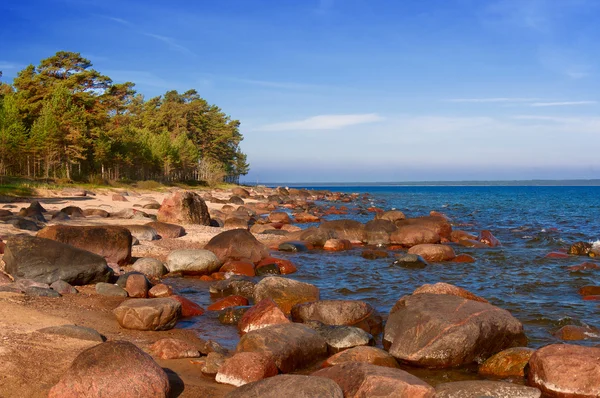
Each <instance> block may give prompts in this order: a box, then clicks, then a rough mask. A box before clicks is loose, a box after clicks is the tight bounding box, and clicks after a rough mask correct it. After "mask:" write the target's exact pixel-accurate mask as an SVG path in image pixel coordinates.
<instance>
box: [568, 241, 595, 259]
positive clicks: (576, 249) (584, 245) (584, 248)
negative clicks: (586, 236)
mask: <svg viewBox="0 0 600 398" xmlns="http://www.w3.org/2000/svg"><path fill="white" fill-rule="evenodd" d="M592 247H593V245H592V244H591V243H590V242H576V243H573V244H572V245H571V247H570V248H569V254H574V255H576V256H587V255H589V254H590V252H591V251H592Z"/></svg>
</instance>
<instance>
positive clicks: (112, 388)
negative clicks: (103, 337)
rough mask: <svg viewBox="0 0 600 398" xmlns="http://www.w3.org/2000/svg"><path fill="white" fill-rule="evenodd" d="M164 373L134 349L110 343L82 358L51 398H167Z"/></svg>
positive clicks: (57, 386) (74, 364) (138, 350)
mask: <svg viewBox="0 0 600 398" xmlns="http://www.w3.org/2000/svg"><path fill="white" fill-rule="evenodd" d="M168 394H169V378H168V377H167V374H166V373H165V371H164V370H163V369H162V368H161V367H160V366H159V365H158V364H157V363H156V362H154V360H153V359H152V357H150V355H148V354H146V353H144V352H143V351H142V350H140V349H139V348H137V347H136V346H135V345H133V344H131V343H129V342H126V341H110V342H107V343H102V344H99V345H97V346H94V347H92V348H88V349H87V350H84V351H83V352H82V353H81V354H79V355H78V356H77V357H76V358H75V360H74V361H73V363H72V364H71V366H70V367H69V369H68V370H67V371H66V372H65V373H64V374H63V375H62V377H61V379H60V381H59V382H58V383H57V384H56V385H55V386H54V387H52V389H51V390H50V393H49V395H48V398H64V397H100V396H107V397H146V398H166V397H167V396H168Z"/></svg>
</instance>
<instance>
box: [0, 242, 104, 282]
mask: <svg viewBox="0 0 600 398" xmlns="http://www.w3.org/2000/svg"><path fill="white" fill-rule="evenodd" d="M3 260H4V263H5V264H6V268H5V271H6V272H7V273H9V274H10V275H12V276H13V278H15V279H33V280H34V281H36V282H41V283H47V284H51V283H54V282H56V281H58V280H62V281H65V282H67V283H70V284H71V285H88V284H92V283H97V282H107V281H108V280H109V279H110V277H111V275H112V273H113V272H112V270H111V269H110V268H109V267H108V266H107V264H106V260H105V259H104V258H102V257H100V256H99V255H97V254H94V253H90V252H88V251H85V250H82V249H79V248H76V247H74V246H71V245H67V244H65V243H60V242H57V241H54V240H51V239H44V238H38V237H33V236H13V237H11V238H10V239H9V240H8V242H7V244H6V248H5V251H4V257H3Z"/></svg>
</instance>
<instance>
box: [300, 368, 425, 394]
mask: <svg viewBox="0 0 600 398" xmlns="http://www.w3.org/2000/svg"><path fill="white" fill-rule="evenodd" d="M312 375H313V376H318V377H326V378H328V379H331V380H333V381H335V382H336V383H337V384H338V385H339V386H340V387H341V388H342V391H344V397H345V398H361V397H381V398H386V397H389V398H433V397H434V396H435V390H434V389H433V387H431V386H430V385H429V384H427V383H425V382H424V381H423V380H421V379H419V378H417V377H416V376H413V375H411V374H410V373H408V372H405V371H404V370H401V369H395V368H389V367H385V366H377V365H372V364H370V363H364V362H346V363H341V364H339V365H335V366H332V367H328V368H325V369H321V370H319V371H317V372H315V373H313V374H312Z"/></svg>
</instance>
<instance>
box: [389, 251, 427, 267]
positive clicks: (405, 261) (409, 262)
mask: <svg viewBox="0 0 600 398" xmlns="http://www.w3.org/2000/svg"><path fill="white" fill-rule="evenodd" d="M392 265H393V266H396V265H398V266H400V267H403V268H425V267H426V266H428V265H429V263H428V262H427V261H425V259H424V258H423V257H421V256H419V255H418V254H402V255H399V256H397V257H396V260H395V261H394V262H393V263H392Z"/></svg>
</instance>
